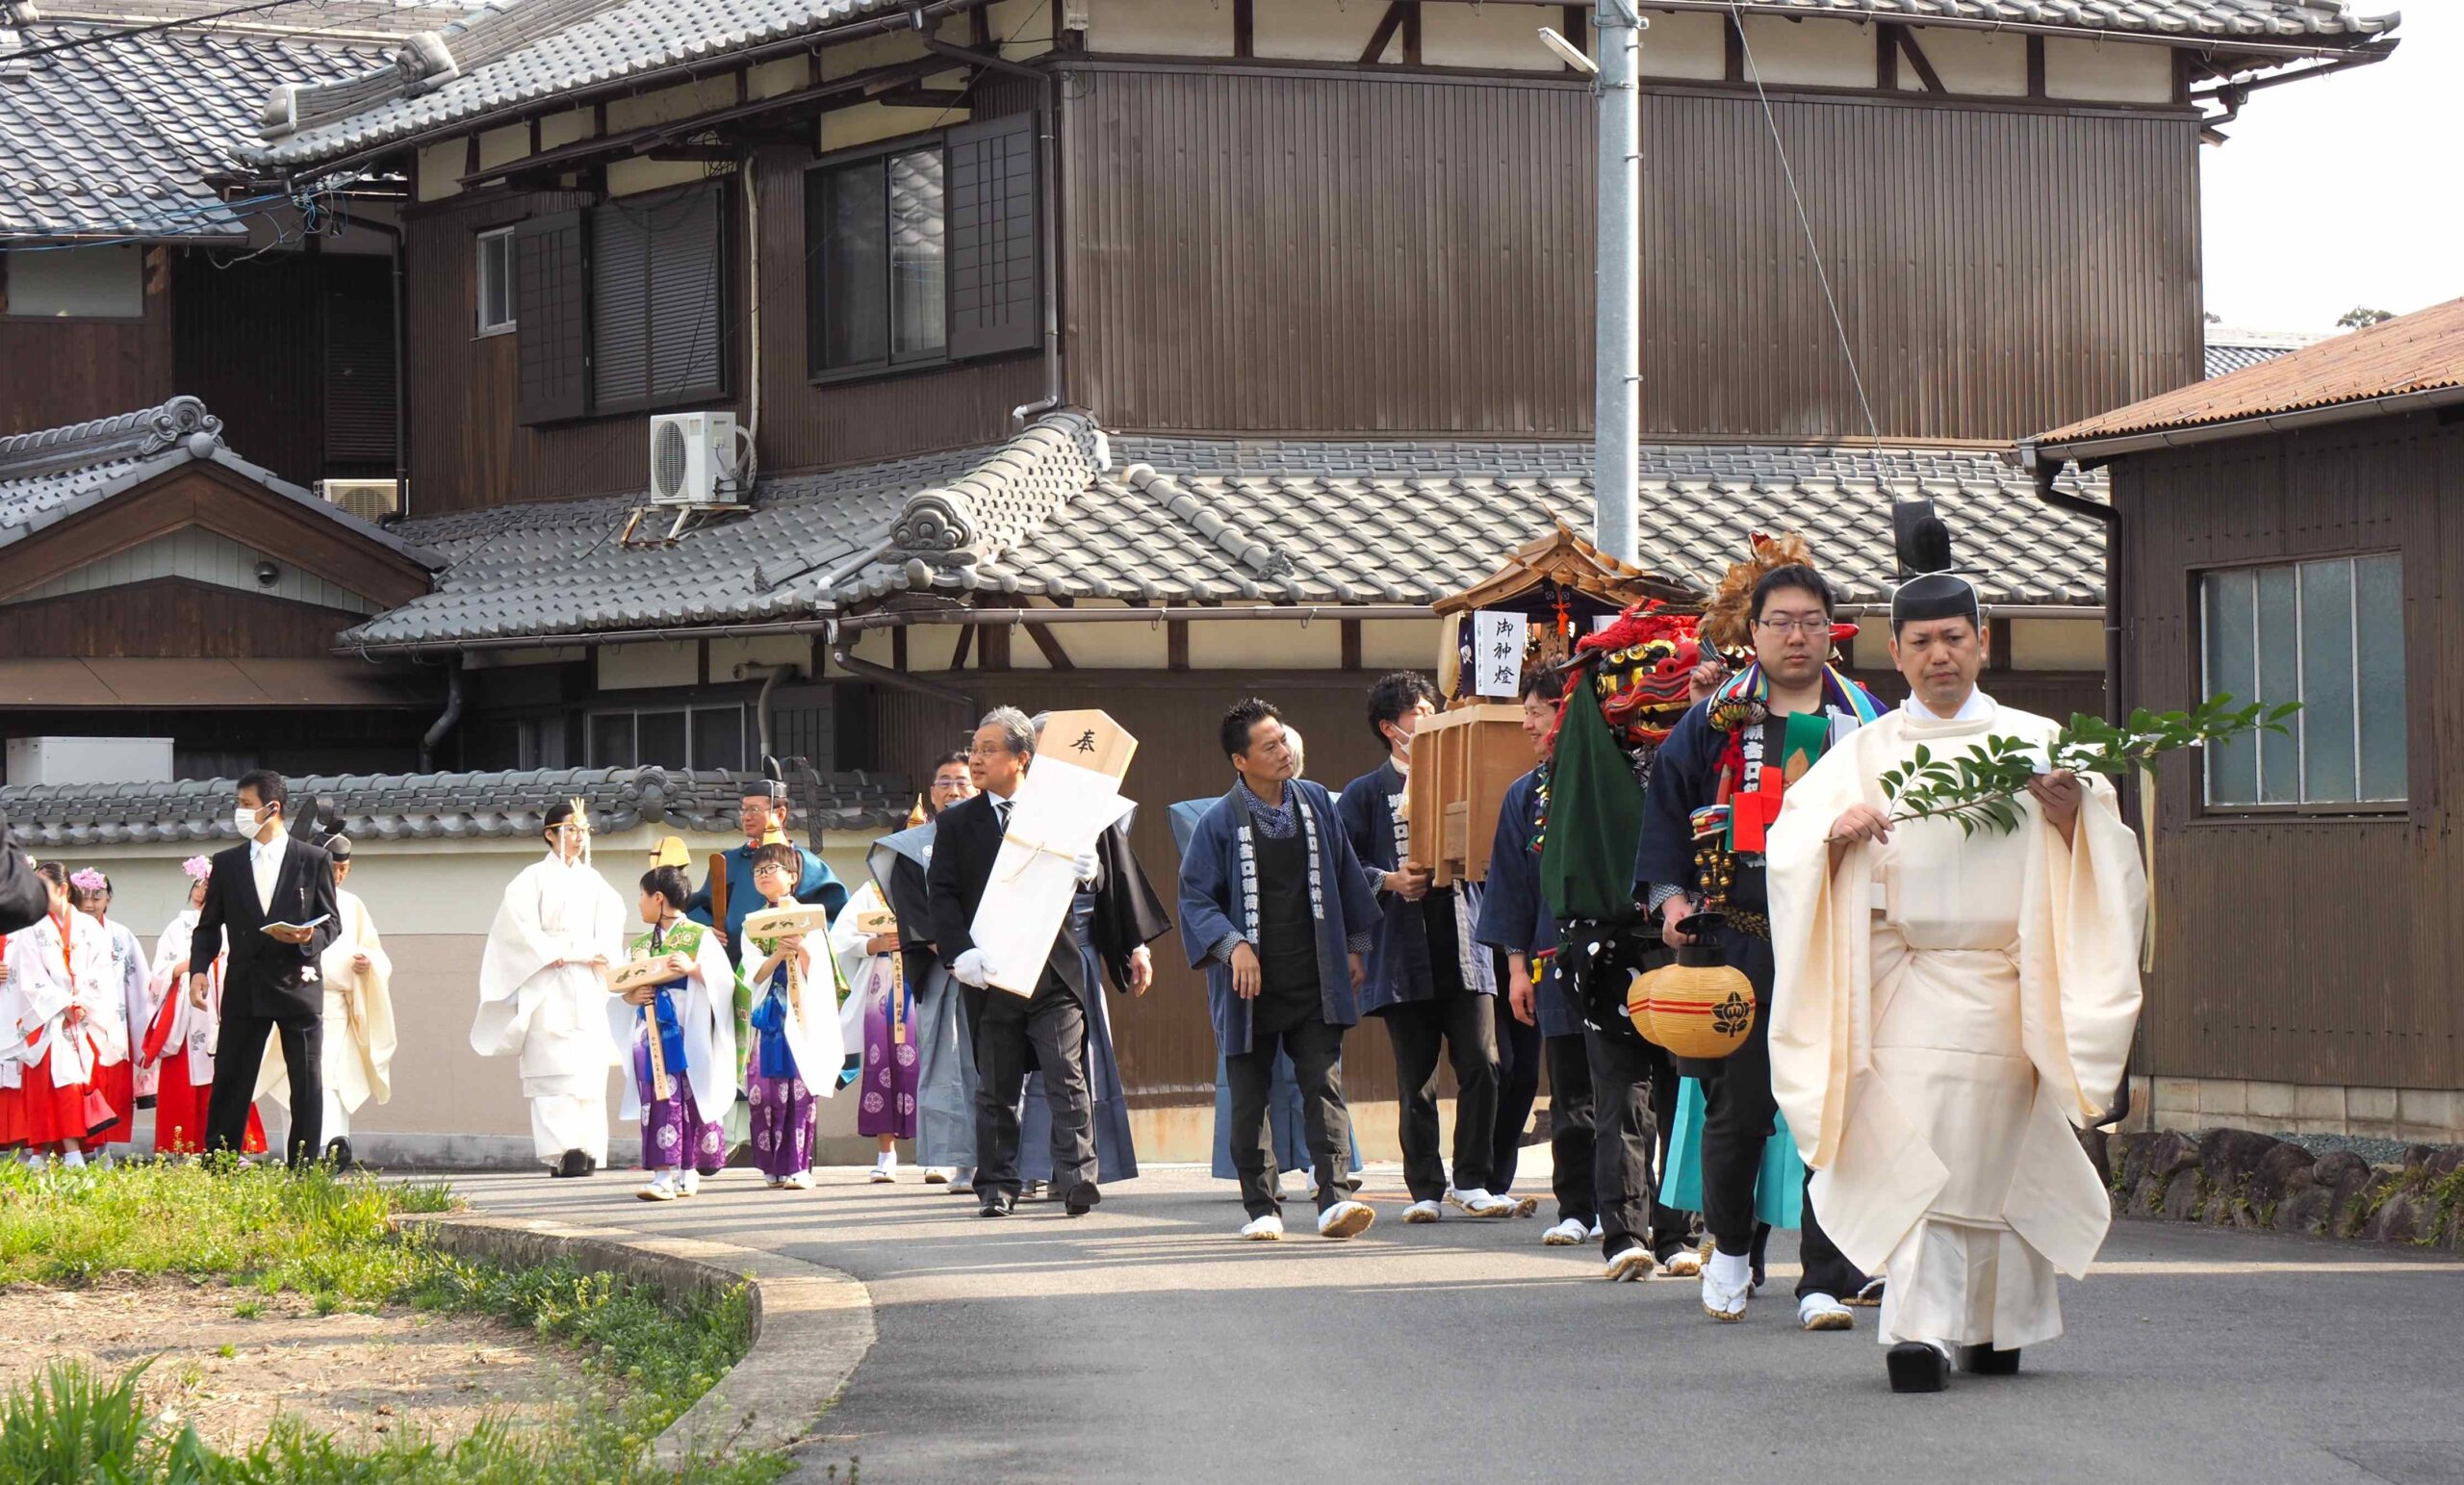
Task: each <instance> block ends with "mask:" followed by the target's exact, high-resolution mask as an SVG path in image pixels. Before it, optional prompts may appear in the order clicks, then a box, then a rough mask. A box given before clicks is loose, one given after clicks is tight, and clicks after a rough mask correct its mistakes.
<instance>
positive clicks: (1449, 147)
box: [1063, 65, 2200, 438]
mask: <svg viewBox="0 0 2464 1485" xmlns="http://www.w3.org/2000/svg"><path fill="white" fill-rule="evenodd" d="M1593 108H1594V105H1593V102H1592V96H1591V93H1590V91H1589V90H1587V89H1585V88H1581V87H1577V86H1570V85H1567V84H1565V83H1562V82H1557V81H1554V80H1546V79H1530V78H1497V79H1482V78H1464V77H1447V78H1443V79H1441V78H1434V77H1428V76H1417V77H1395V76H1372V75H1364V74H1356V73H1354V74H1347V73H1342V72H1331V71H1329V72H1298V71H1293V72H1280V73H1278V72H1272V71H1262V70H1256V69H1251V70H1246V71H1237V72H1236V71H1229V70H1207V69H1204V68H1199V67H1179V68H1162V67H1153V66H1149V67H1145V68H1142V69H1122V68H1117V67H1110V66H1102V65H1098V66H1096V67H1094V68H1093V69H1091V70H1090V71H1089V72H1087V73H1085V74H1083V75H1079V76H1076V77H1075V78H1074V79H1073V85H1072V87H1071V89H1070V91H1069V102H1068V104H1067V106H1066V112H1065V117H1064V127H1063V147H1064V149H1065V153H1066V159H1065V165H1064V167H1063V175H1064V184H1065V192H1066V198H1065V208H1064V220H1065V223H1066V224H1067V229H1068V236H1067V248H1066V256H1065V274H1066V277H1065V284H1064V291H1063V299H1064V304H1065V314H1066V317H1067V320H1066V337H1067V339H1066V346H1067V349H1068V378H1069V389H1070V397H1071V399H1072V400H1074V401H1077V402H1079V403H1082V404H1084V405H1087V406H1091V407H1093V408H1096V409H1098V410H1099V411H1100V413H1101V414H1102V416H1103V417H1104V419H1105V420H1106V422H1108V423H1109V424H1111V425H1114V426H1119V427H1129V428H1142V429H1192V430H1219V431H1247V430H1257V431H1286V430H1331V431H1355V430H1356V431H1378V432H1394V433H1410V432H1460V433H1486V434H1543V435H1546V434H1578V433H1582V432H1586V431H1588V429H1589V427H1590V425H1591V412H1592V380H1591V337H1592V329H1591V324H1592V312H1591V305H1592V243H1593V235H1594V225H1593V223H1594V202H1593V172H1594V168H1595V166H1594V155H1595V143H1594V141H1595V140H1596V138H1597V135H1596V129H1595V123H1594V115H1593ZM1774 108H1775V115H1776V119H1777V123H1778V127H1779V129H1780V131H1781V133H1782V135H1783V136H1784V138H1785V140H1786V141H1787V146H1788V150H1789V158H1790V161H1791V163H1792V164H1793V166H1794V167H1795V172H1796V177H1797V181H1798V184H1799V186H1800V187H1801V189H1802V190H1803V192H1804V193H1805V204H1806V209H1807V211H1808V213H1809V217H1810V218H1811V221H1812V225H1813V231H1814V235H1815V236H1816V238H1817V239H1818V240H1819V241H1820V243H1821V244H1822V248H1823V255H1824V259H1825V263H1826V266H1827V267H1828V269H1829V271H1830V275H1831V279H1832V284H1833V287H1834V289H1835V293H1836V295H1837V298H1838V302H1839V306H1840V310H1841V313H1842V315H1843V316H1844V317H1845V319H1846V324H1847V333H1848V338H1849V341H1850V343H1851V344H1852V345H1853V346H1855V347H1856V348H1857V352H1858V361H1859V365H1860V368H1861V371H1862V372H1863V377H1864V382H1865V389H1866V392H1867V394H1868V395H1869V397H1870V398H1871V400H1872V403H1873V410H1874V416H1875V419H1876V421H1877V422H1879V424H1880V427H1881V430H1882V432H1883V433H1884V434H1885V435H1886V436H1889V437H1919V436H1923V437H1936V438H2009V437H2015V436H2017V435H2018V434H2021V433H2024V432H2027V431H2029V430H2031V429H2033V428H2038V427H2050V426H2055V425H2058V424H2059V423H2061V422H2065V421H2067V420H2069V419H2072V418H2077V417H2084V416H2086V415H2088V414H2090V413H2092V412H2095V411H2098V410H2101V409H2103V408H2107V407H2113V406H2117V405H2120V404H2122V403H2126V402H2129V401H2132V400H2134V399H2136V398H2139V397H2145V396H2148V395H2151V394H2153V393H2156V392H2160V391H2164V390H2168V389H2169V388H2172V387H2176V386H2180V385H2183V384H2184V383H2187V382H2189V381H2193V380H2195V379H2196V378H2197V376H2198V375H2199V371H2200V362H2199V356H2200V329H2199V303H2200V300H2199V283H2198V217H2197V200H2198V183H2197V160H2196V150H2197V141H2196V135H2195V125H2194V122H2193V121H2192V120H2191V119H2190V117H2189V116H2188V115H2174V114H2169V113H2150V112H2147V111H2140V112H2137V113H2127V112H2122V111H2117V110H2111V109H2104V110H2099V109H2089V108H2058V107H2051V108H2049V107H2044V106H2018V105H2012V106H1999V107H1997V106H1992V105H1973V104H1959V105H1953V104H1907V103H1903V102H1900V101H1898V100H1889V99H1880V98H1860V97H1855V96H1845V95H1842V96H1822V95H1811V94H1796V95H1786V94H1783V95H1780V96H1778V97H1776V98H1775V100H1774ZM1643 109H1644V115H1643V150H1644V159H1643V190H1644V197H1645V199H1644V207H1643V221H1642V232H1643V300H1644V305H1643V324H1642V336H1643V344H1644V358H1645V365H1644V369H1643V384H1644V390H1643V415H1644V425H1645V427H1646V429H1647V430H1648V431H1650V432H1652V433H1654V434H1661V435H1668V434H1678V435H1688V434H1699V435H1710V436H1721V437H1737V438H1748V437H1752V438H1829V437H1840V436H1858V435H1861V434H1862V433H1863V432H1864V431H1865V421H1864V418H1863V415H1862V414H1861V411H1860V409H1859V404H1858V400H1857V396H1856V392H1855V389H1854V386H1853V384H1852V382H1851V379H1850V377H1849V375H1848V372H1847V369H1846V366H1845V363H1844V362H1843V360H1842V358H1841V356H1840V354H1839V351H1838V349H1837V345H1836V338H1835V333H1834V331H1833V328H1832V324H1831V320H1830V315H1829V311H1828V310H1827V309H1826V308H1825V305H1824V301H1823V297H1822V293H1821V289H1820V286H1819V283H1818V281H1817V278H1816V275H1815V272H1814V268H1813V262H1812V259H1811V257H1810V256H1809V253H1808V251H1807V248H1806V244H1805V237H1804V233H1803V230H1802V229H1801V228H1800V226H1799V224H1798V221H1797V218H1796V215H1795V211H1794V208H1793V207H1792V206H1791V205H1790V202H1789V197H1788V193H1787V190H1786V187H1785V185H1784V181H1783V179H1782V176H1781V173H1780V170H1779V167H1778V165H1777V162H1776V160H1775V158H1774V156H1773V154H1772V143H1771V139H1770V134H1769V131H1768V128H1767V127H1766V125H1765V122H1764V118H1763V115H1762V112H1761V109H1760V108H1759V106H1758V104H1757V102H1756V101H1755V100H1754V99H1753V98H1752V97H1751V96H1747V95H1739V94H1735V93H1722V92H1719V91H1716V90H1684V89H1682V88H1674V87H1669V86H1665V85H1660V86H1652V87H1647V88H1646V90H1645V93H1644V100H1643ZM1328 141H1341V145H1340V147H1334V146H1330V144H1329V143H1328Z"/></svg>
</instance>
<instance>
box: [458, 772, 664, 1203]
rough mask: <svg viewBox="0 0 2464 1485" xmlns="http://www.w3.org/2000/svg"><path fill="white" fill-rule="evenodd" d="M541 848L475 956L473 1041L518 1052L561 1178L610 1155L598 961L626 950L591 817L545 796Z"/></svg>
mask: <svg viewBox="0 0 2464 1485" xmlns="http://www.w3.org/2000/svg"><path fill="white" fill-rule="evenodd" d="M544 833H545V834H546V836H547V842H548V855H547V858H546V859H544V860H540V861H534V862H532V863H531V864H530V865H528V866H526V867H524V868H523V870H522V874H521V875H520V876H518V877H516V878H514V879H513V884H512V885H511V886H509V887H507V888H506V889H505V895H504V902H503V904H502V905H501V907H499V908H498V909H497V916H496V922H495V923H494V924H493V925H491V926H490V928H489V929H488V941H487V946H486V948H485V949H484V950H483V951H482V953H481V955H480V959H479V1013H478V1016H477V1018H476V1019H475V1020H474V1021H473V1022H472V1023H471V1050H472V1051H474V1052H476V1053H478V1054H479V1055H480V1056H481V1057H517V1058H519V1059H521V1068H522V1091H523V1093H524V1095H525V1096H526V1097H527V1098H528V1099H529V1100H530V1135H531V1139H532V1140H533V1141H534V1148H535V1149H536V1150H537V1151H538V1154H539V1158H540V1159H541V1160H543V1161H545V1162H547V1163H548V1165H549V1166H550V1167H551V1169H552V1170H553V1171H554V1173H555V1174H557V1175H560V1176H580V1175H588V1174H589V1173H591V1172H592V1171H594V1170H596V1169H597V1168H599V1166H600V1165H603V1164H605V1162H606V1160H607V1074H608V1071H609V1069H611V1068H613V1067H614V1066H615V1065H616V1062H617V1044H616V1038H615V1037H614V1036H613V1034H612V1032H611V1030H610V1025H611V1011H610V1008H611V1005H612V997H611V996H610V995H609V993H608V989H607V970H608V966H610V965H612V964H617V963H621V962H623V960H624V956H625V937H624V935H625V923H626V919H627V917H628V914H627V912H626V909H625V902H624V899H622V898H620V897H618V896H617V895H616V889H615V888H614V887H611V886H609V885H608V884H607V879H606V878H604V877H602V876H601V875H600V874H599V872H598V871H597V869H596V868H594V867H593V866H592V865H591V864H590V827H589V822H588V821H587V820H586V819H585V818H584V817H583V815H582V812H581V811H580V810H579V809H578V808H577V807H575V806H574V805H572V804H563V805H552V806H550V807H549V808H548V813H547V818H546V829H545V832H544Z"/></svg>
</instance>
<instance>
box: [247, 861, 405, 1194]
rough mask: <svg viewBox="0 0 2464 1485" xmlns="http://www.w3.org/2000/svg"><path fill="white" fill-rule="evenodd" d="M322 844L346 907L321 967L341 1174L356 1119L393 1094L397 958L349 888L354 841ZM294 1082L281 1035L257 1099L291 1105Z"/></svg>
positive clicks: (325, 1068)
mask: <svg viewBox="0 0 2464 1485" xmlns="http://www.w3.org/2000/svg"><path fill="white" fill-rule="evenodd" d="M324 845H325V854H326V855H327V856H330V857H332V858H334V901H335V902H336V903H337V904H339V905H340V906H341V908H342V932H341V933H339V934H337V935H335V936H334V941H333V942H332V943H330V944H328V945H326V946H325V954H324V958H323V960H321V964H320V969H319V972H320V973H321V975H323V977H324V981H325V1011H324V1023H325V1025H324V1031H325V1035H324V1040H323V1051H322V1054H321V1062H322V1072H323V1081H324V1086H325V1110H324V1114H325V1118H324V1123H323V1124H322V1125H321V1126H320V1127H321V1129H323V1130H324V1132H325V1135H326V1139H325V1151H324V1153H325V1158H326V1159H327V1160H328V1161H331V1162H332V1163H333V1166H334V1168H335V1169H336V1170H348V1169H349V1168H350V1167H351V1163H352V1158H353V1157H352V1151H351V1144H350V1116H351V1115H352V1114H357V1113H358V1112H359V1109H360V1106H361V1105H363V1104H365V1103H367V1102H368V1101H369V1099H371V1098H374V1099H375V1100H376V1101H377V1102H378V1103H380V1104H381V1103H384V1102H386V1101H387V1100H389V1099H391V1098H392V1097H393V1096H394V1083H393V1065H394V1045H395V1035H394V995H393V990H392V984H393V979H394V961H393V960H391V959H389V958H387V956H386V953H385V945H384V943H383V941H382V940H380V939H379V938H378V937H377V936H376V921H375V919H373V918H372V917H370V916H369V915H368V904H367V903H365V902H363V901H361V900H360V898H359V896H358V895H357V894H356V893H352V892H346V891H344V890H343V883H344V882H345V881H347V880H348V878H349V876H350V839H349V837H348V836H345V835H333V836H329V837H327V838H326V840H325V842H324ZM290 1079H291V1074H290V1073H289V1071H288V1070H287V1067H286V1064H285V1063H284V1062H283V1060H282V1044H281V1039H280V1038H279V1037H277V1038H275V1039H274V1040H273V1041H271V1042H269V1043H268V1044H267V1047H266V1057H265V1063H264V1065H263V1067H262V1068H261V1069H260V1070H259V1071H258V1073H257V1096H258V1097H259V1098H271V1099H272V1100H273V1101H274V1102H275V1103H277V1104H280V1105H282V1106H284V1107H285V1108H288V1107H290V1103H291V1081H290Z"/></svg>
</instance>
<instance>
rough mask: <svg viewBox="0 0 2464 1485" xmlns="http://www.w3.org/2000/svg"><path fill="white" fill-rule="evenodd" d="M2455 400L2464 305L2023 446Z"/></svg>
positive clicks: (2455, 303) (2459, 392)
mask: <svg viewBox="0 0 2464 1485" xmlns="http://www.w3.org/2000/svg"><path fill="white" fill-rule="evenodd" d="M2444 391H2453V392H2455V393H2456V397H2455V398H2454V400H2457V401H2464V299H2451V300H2449V301H2448V302H2446V303H2445V304H2437V305H2432V306H2431V307H2430V308H2428V309H2425V310H2419V311H2416V312H2415V313H2413V314H2410V315H2402V316H2399V317H2398V318H2396V319H2394V320H2386V321H2383V322H2381V323H2379V324H2374V325H2372V326H2370V327H2369V328H2368V329H2366V330H2355V331H2353V332H2352V333H2351V334H2349V335H2338V336H2332V337H2329V338H2328V339H2326V340H2323V341H2321V342H2320V343H2319V344H2317V345H2315V346H2307V347H2305V348H2303V349H2300V350H2296V351H2292V352H2290V353H2288V354H2286V355H2282V356H2278V357H2275V358H2274V359H2272V360H2270V361H2267V362H2263V363H2261V364H2259V365H2257V366H2253V367H2249V368H2247V369H2246V370H2244V371H2235V372H2233V373H2232V374H2231V375H2228V376H2220V377H2218V378H2216V379H2215V380H2213V381H2202V382H2194V383H2193V384H2192V385H2190V386H2187V387H2183V388H2180V389H2178V390H2176V391H2172V392H2168V393H2165V394H2163V395H2162V396H2159V397H2148V398H2145V399H2144V400H2143V401H2138V402H2133V403H2132V404H2130V405H2129V406H2128V407H2121V408H2117V409H2115V410H2114V411H2112V412H2109V413H2100V414H2098V415H2097V416H2095V417H2093V418H2088V419H2083V420H2082V421H2080V422H2074V423H2071V424H2069V425H2068V426H2066V427H2061V428H2056V429H2054V430H2053V431H2052V432H2050V433H2041V434H2039V435H2038V436H2037V437H2035V438H2033V439H2030V440H2028V443H2030V444H2032V445H2035V446H2037V447H2039V448H2044V449H2045V450H2046V451H2048V452H2052V451H2055V450H2056V449H2057V448H2060V447H2062V446H2068V445H2074V444H2087V443H2094V442H2099V441H2102V440H2106V439H2113V438H2124V437H2128V436H2131V435H2133V434H2139V433H2147V432H2153V431H2155V430H2157V429H2171V428H2191V427H2196V426H2198V425H2200V424H2204V423H2221V422H2237V421H2239V420H2242V419H2246V418H2259V417H2265V416H2268V415H2271V414H2276V413H2290V412H2297V411H2301V410H2304V409H2310V408H2327V407H2333V406H2335V405H2337V404H2339V403H2347V402H2352V403H2359V402H2365V401H2372V400H2374V399H2377V398H2381V397H2398V396H2401V395H2403V394H2406V393H2416V392H2426V393H2437V392H2444Z"/></svg>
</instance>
